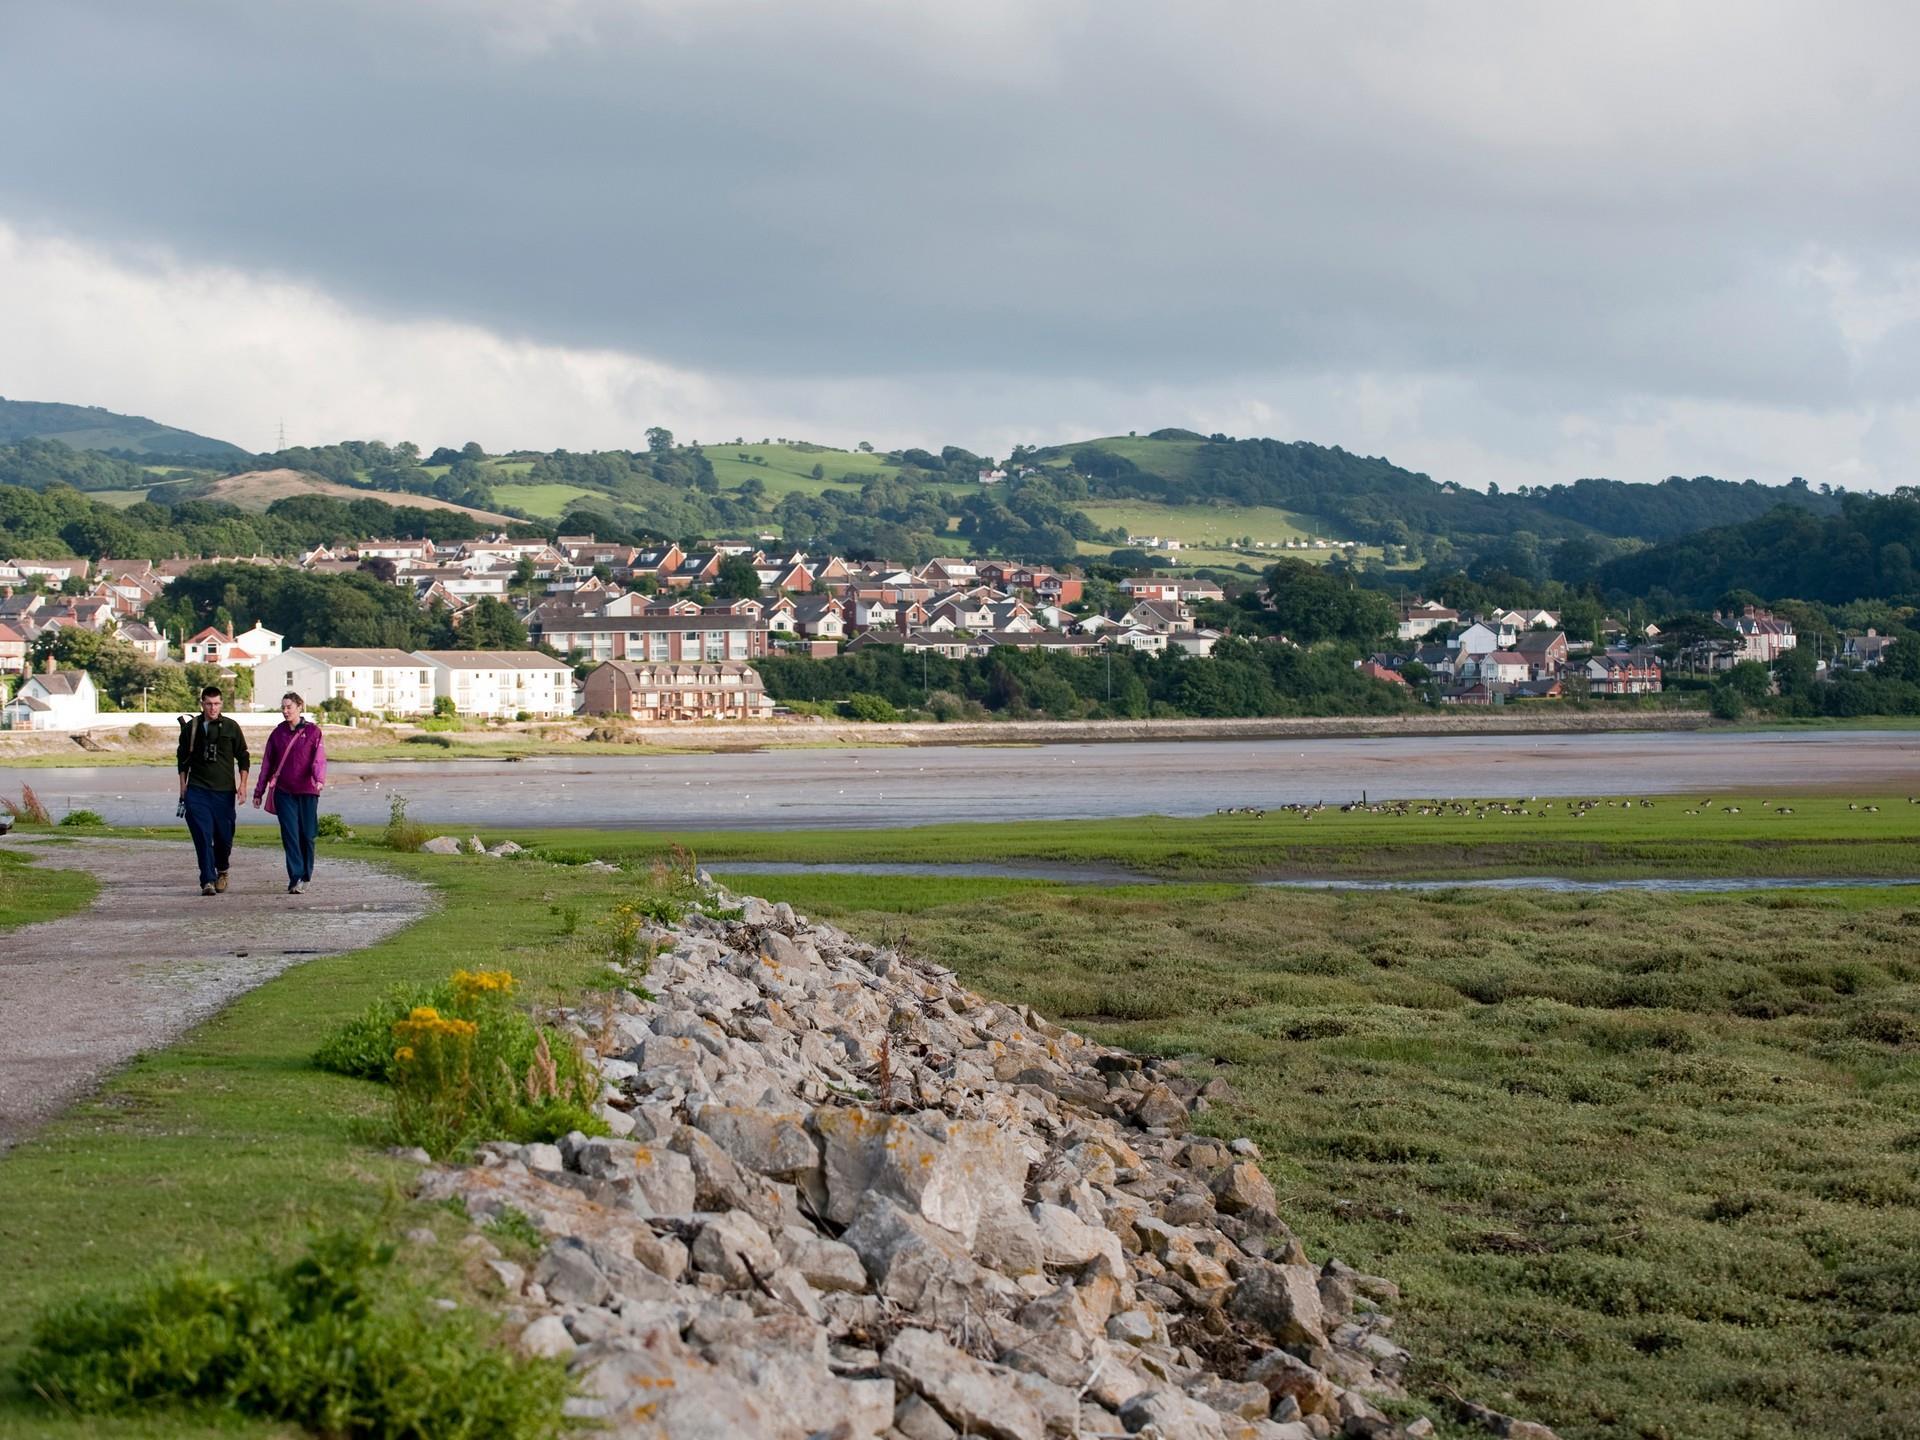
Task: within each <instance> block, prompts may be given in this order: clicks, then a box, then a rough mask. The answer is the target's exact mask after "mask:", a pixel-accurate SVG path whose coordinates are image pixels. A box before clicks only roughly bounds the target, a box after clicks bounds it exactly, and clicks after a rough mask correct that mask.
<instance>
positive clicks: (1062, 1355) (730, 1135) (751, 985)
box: [422, 892, 1548, 1440]
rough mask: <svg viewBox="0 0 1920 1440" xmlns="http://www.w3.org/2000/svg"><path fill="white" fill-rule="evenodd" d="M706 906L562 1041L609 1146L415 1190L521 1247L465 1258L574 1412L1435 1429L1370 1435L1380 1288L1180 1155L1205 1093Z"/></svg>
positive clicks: (831, 940) (1294, 1429)
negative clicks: (516, 1238) (592, 1071)
mask: <svg viewBox="0 0 1920 1440" xmlns="http://www.w3.org/2000/svg"><path fill="white" fill-rule="evenodd" d="M716 899H717V900H718V902H719V904H720V905H721V906H724V907H727V908H726V910H725V911H724V912H723V913H729V914H731V913H737V914H738V916H739V918H737V919H714V918H710V917H708V916H705V915H698V914H696V915H692V916H690V917H689V918H688V919H687V920H686V922H685V923H684V924H683V925H681V926H680V927H678V928H677V929H675V930H673V931H671V932H660V933H658V935H657V936H656V939H657V941H658V943H659V944H660V945H661V947H662V948H661V951H660V953H659V954H658V955H657V956H655V957H654V958H652V959H651V960H650V961H641V962H636V964H635V965H634V966H633V967H631V968H632V970H633V972H634V973H633V975H632V978H633V979H634V980H636V981H642V982H643V983H644V985H645V987H646V989H647V990H648V991H649V992H651V993H652V994H653V995H656V996H658V997H659V998H658V999H657V1000H649V999H645V998H641V997H639V996H634V995H625V996H623V997H622V998H621V999H620V1000H619V1001H617V1002H614V1004H613V1007H612V1009H611V1010H610V1011H609V1012H608V1013H606V1014H601V1015H591V1014H585V1013H582V1014H579V1015H576V1016H573V1017H572V1019H573V1021H574V1023H575V1025H576V1027H577V1029H578V1031H579V1034H580V1038H581V1041H582V1043H583V1044H586V1045H589V1046H591V1047H592V1048H593V1050H594V1051H595V1053H597V1054H599V1055H600V1056H602V1057H603V1058H601V1059H600V1061H599V1063H600V1066H601V1069H602V1071H603V1073H604V1075H605V1077H606V1080H607V1087H606V1090H605V1106H604V1108H603V1113H604V1114H605V1116H606V1117H607V1119H608V1121H609V1123H610V1124H611V1125H612V1126H613V1128H614V1129H615V1131H616V1132H617V1134H618V1136H619V1138H613V1139H607V1138H595V1139H589V1138H587V1137H585V1136H582V1135H572V1136H569V1137H568V1138H567V1139H566V1140H565V1141H563V1142H562V1143H560V1144H558V1145H522V1146H515V1145H492V1146H488V1147H485V1148H484V1150H483V1153H482V1155H481V1157H480V1163H479V1164H477V1165H474V1166H471V1167H463V1168H435V1169H433V1170H430V1171H428V1172H426V1174H425V1177H424V1179H423V1183H422V1193H423V1194H424V1195H425V1196H427V1197H428V1198H432V1199H450V1198H453V1197H459V1198H460V1199H461V1200H462V1201H464V1203H465V1206H466V1209H467V1211H468V1213H469V1214H470V1215H472V1216H473V1217H474V1218H475V1219H476V1220H486V1219H488V1218H491V1217H497V1216H500V1215H502V1214H504V1213H506V1212H508V1211H509V1210H512V1211H518V1212H519V1213H520V1214H522V1215H525V1216H526V1217H528V1218H529V1219H531V1220H532V1222H533V1223H534V1224H535V1225H536V1226H537V1227H538V1228H539V1229H540V1231H541V1232H542V1234H543V1236H545V1237H548V1238H549V1240H550V1242H551V1243H549V1244H548V1246H547V1248H546V1250H545V1251H544V1253H542V1254H541V1256H540V1258H539V1260H538V1262H537V1264H536V1265H535V1266H534V1267H533V1269H532V1271H531V1273H524V1272H523V1271H522V1270H521V1269H520V1268H519V1267H517V1266H515V1265H512V1264H510V1263H509V1262H506V1261H504V1260H495V1261H494V1262H492V1263H493V1265H494V1268H495V1271H496V1273H497V1274H498V1275H499V1277H500V1279H501V1281H502V1282H503V1283H504V1284H505V1285H506V1287H507V1288H508V1290H509V1291H510V1292H511V1295H512V1299H511V1301H510V1305H511V1306H512V1307H513V1315H512V1319H513V1321H514V1323H515V1324H517V1325H519V1326H521V1327H522V1330H521V1335H522V1343H523V1344H524V1345H525V1346H526V1348H528V1349H529V1350H534V1351H537V1352H541V1353H546V1354H560V1355H566V1356H569V1357H570V1363H571V1364H572V1365H573V1367H574V1368H575V1371H576V1373H577V1374H578V1376H579V1378H580V1380H581V1384H582V1389H583V1398H582V1399H579V1400H576V1401H575V1402H574V1404H575V1406H576V1408H577V1409H578V1410H579V1411H580V1413H582V1414H583V1415H588V1416H591V1417H593V1418H595V1419H597V1420H599V1421H601V1422H603V1423H604V1425H605V1426H606V1427H608V1430H609V1431H610V1433H612V1434H615V1435H620V1436H632V1437H662V1440H666V1437H671V1440H755V1437H767V1440H808V1437H814V1440H822V1437H834V1440H862V1437H886V1440H950V1437H955V1436H961V1435H975V1436H989V1437H994V1440H1044V1437H1048V1436H1056V1437H1089V1440H1091V1437H1104V1436H1124V1435H1140V1436H1147V1437H1159V1440H1323V1437H1327V1436H1331V1435H1335V1434H1340V1435H1354V1436H1402V1435H1405V1436H1419V1435H1424V1434H1427V1433H1430V1432H1431V1430H1432V1426H1431V1424H1430V1422H1428V1421H1426V1420H1424V1419H1421V1420H1415V1421H1413V1422H1412V1423H1410V1424H1405V1425H1397V1424H1395V1423H1393V1422H1391V1421H1389V1420H1388V1419H1387V1417H1386V1416H1385V1415H1383V1414H1382V1412H1381V1411H1380V1410H1379V1409H1378V1408H1377V1402H1381V1401H1383V1400H1390V1399H1396V1398H1400V1397H1402V1396H1403V1395H1404V1391H1403V1390H1402V1388H1401V1384H1400V1376H1401V1372H1402V1368H1403V1366H1404V1365H1405V1363H1406V1360H1407V1356H1406V1353H1405V1352H1404V1351H1403V1350H1401V1349H1400V1347H1398V1346H1397V1345H1395V1344H1394V1343H1393V1341H1392V1339H1391V1338H1390V1333H1391V1328H1392V1321H1391V1319H1390V1317H1389V1316H1388V1315H1387V1314H1385V1313H1384V1312H1383V1311H1382V1310H1381V1308H1380V1307H1381V1305H1382V1304H1384V1303H1386V1302H1390V1301H1391V1300H1392V1299H1394V1297H1395V1296H1396V1295H1397V1293H1398V1292H1397V1291H1396V1289H1395V1287H1394V1286H1393V1285H1392V1284H1391V1283H1390V1282H1389V1281H1386V1280H1382V1279H1378V1278H1375V1277H1372V1276H1367V1275H1362V1274H1358V1273H1356V1272H1355V1271H1353V1270H1351V1269H1349V1268H1347V1267H1346V1266H1344V1265H1342V1264H1340V1263H1339V1262H1338V1261H1328V1262H1327V1263H1325V1264H1323V1265H1318V1266H1315V1265H1312V1264H1310V1263H1309V1262H1308V1259H1307V1256H1306V1254H1305V1252H1304V1251H1303V1249H1302V1247H1301V1245H1300V1243H1299V1241H1298V1240H1297V1239H1296V1238H1295V1237H1294V1235H1293V1234H1292V1233H1291V1232H1290V1231H1289V1230H1288V1228H1287V1226H1286V1225H1285V1223H1284V1222H1283V1221H1282V1220H1281V1219H1280V1218H1279V1216H1278V1215H1277V1214H1276V1213H1275V1210H1276V1205H1275V1200H1274V1193H1273V1189H1272V1187H1271V1185H1270V1184H1269V1183H1268V1181H1267V1179H1266V1177H1265V1176H1264V1175H1263V1174H1262V1173H1261V1171H1260V1168H1259V1165H1258V1164H1257V1161H1258V1159H1259V1154H1258V1152H1257V1150H1256V1149H1255V1147H1254V1146H1253V1145H1252V1143H1251V1142H1249V1141H1246V1140H1236V1141H1233V1142H1232V1143H1231V1144H1230V1145H1229V1144H1221V1143H1219V1142H1217V1141H1214V1140H1209V1139H1201V1138H1197V1137H1195V1136H1193V1135H1191V1134H1189V1133H1188V1132H1187V1124H1188V1118H1189V1115H1190V1114H1191V1113H1192V1111H1193V1110H1194V1109H1195V1108H1196V1107H1197V1106H1204V1105H1205V1104H1206V1103H1207V1100H1208V1096H1207V1087H1206V1086H1202V1085H1201V1084H1199V1083H1198V1082H1197V1081H1196V1080H1193V1079H1190V1078H1188V1077H1187V1076H1186V1075H1184V1074H1182V1073H1181V1070H1180V1067H1179V1066H1178V1065H1177V1064H1174V1063H1171V1062H1161V1061H1155V1060H1153V1059H1143V1058H1140V1057H1136V1056H1133V1055H1128V1054H1124V1053H1120V1052H1116V1051H1113V1050H1109V1049H1105V1048H1103V1047H1101V1046H1098V1045H1095V1044H1093V1043H1092V1042H1090V1041H1088V1040H1086V1039H1084V1038H1082V1037H1080V1036H1078V1035H1075V1034H1072V1033H1070V1032H1067V1031H1065V1030H1062V1029H1060V1028H1059V1027H1057V1026H1055V1025H1052V1024H1049V1023H1048V1022H1046V1021H1045V1020H1043V1019H1041V1018H1040V1017H1039V1016H1038V1015H1035V1014H1034V1013H1033V1012H1032V1011H1031V1010H1028V1009H1024V1008H1021V1007H1016V1006H1009V1005H1004V1004H999V1003H996V1002H992V1001H988V1000H985V999H982V998H981V997H980V996H978V995H975V994H973V993H971V992H970V991H968V990H966V989H964V988H962V987H961V986H960V985H958V984H956V983H955V982H954V980H953V978H952V976H950V975H948V974H945V973H943V972H940V971H936V970H932V969H930V968H928V967H925V966H923V965H919V964H915V963H913V962H910V961H908V960H906V959H904V958H903V957H902V956H901V955H900V954H899V953H898V952H897V951H895V950H891V949H884V948H876V947H875V946H872V945H867V944H863V943H861V942H859V941H856V940H854V939H852V938H851V937H849V936H847V935H845V934H844V933H842V932H840V931H838V930H835V929H833V928H831V927H829V926H825V925H810V924H808V923H806V922H805V921H804V920H802V919H801V918H800V917H798V916H796V915H795V914H794V913H793V912H792V911H791V910H790V909H789V908H788V907H787V906H785V905H769V904H767V903H766V902H764V901H760V900H755V899H745V900H739V901H736V900H734V899H733V898H732V897H729V896H726V895H724V894H720V893H719V892H716ZM641 972H644V974H642V973H641ZM1216 1083H1217V1082H1216ZM1489 1414H1491V1412H1489ZM1495 1418H1496V1419H1498V1420H1499V1421H1501V1422H1504V1423H1505V1425H1506V1426H1507V1427H1508V1429H1507V1432H1506V1433H1511V1434H1514V1435H1517V1436H1523V1437H1524V1436H1529V1435H1532V1436H1543V1435H1546V1434H1547V1433H1548V1432H1546V1431H1544V1429H1541V1428H1539V1427H1531V1426H1526V1425H1524V1423H1523V1422H1514V1421H1509V1420H1508V1419H1507V1417H1504V1416H1499V1417H1495ZM1488 1423H1489V1425H1490V1427H1491V1423H1492V1422H1488Z"/></svg>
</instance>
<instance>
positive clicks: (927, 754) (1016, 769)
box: [0, 730, 1920, 831]
mask: <svg viewBox="0 0 1920 1440" xmlns="http://www.w3.org/2000/svg"><path fill="white" fill-rule="evenodd" d="M330 781H331V783H330V784H329V785H328V788H327V793H326V795H325V797H324V798H323V800H322V802H321V807H320V808H321V809H322V810H323V811H331V812H336V813H338V814H340V815H342V816H343V817H344V818H345V819H346V820H347V822H348V823H349V824H353V825H368V824H377V823H380V822H382V821H384V820H385V819H386V815H387V808H388V804H389V802H390V801H391V799H392V797H393V796H394V795H395V794H396V793H397V794H400V795H404V796H405V797H406V799H407V801H408V806H409V810H410V813H412V814H413V815H415V816H417V817H419V818H420V819H422V820H424V821H426V822H427V823H428V824H431V825H435V826H444V827H447V828H449V829H458V828H467V829H489V830H494V831H498V830H500V829H502V828H520V827H532V826H594V827H600V828H637V829H661V830H705V829H779V828H792V827H801V826H823V827H824V826H833V827H839V826H881V825H937V824H947V823H952V822H958V821H989V822H991V821H1007V820H1076V819H1100V818H1111V817H1118V816H1128V815H1149V814H1158V815H1207V814H1211V813H1213V812H1214V811H1216V810H1219V809H1221V808H1223V807H1227V806H1259V807H1273V806H1277V805H1282V804H1287V803H1290V802H1312V801H1320V800H1324V801H1328V802H1330V803H1334V804H1339V803H1344V802H1345V801H1348V800H1357V799H1359V798H1360V797H1361V796H1362V795H1363V794H1364V795H1365V796H1366V797H1367V798H1369V799H1372V800H1393V799H1424V798H1429V797H1437V798H1443V799H1444V798H1448V797H1462V798H1465V797H1481V798H1495V797H1506V798H1514V799H1518V798H1522V797H1526V796H1531V795H1586V796H1602V795H1613V796H1619V795H1674V794H1678V795H1689V796H1693V797H1695V798H1697V799H1705V798H1706V797H1708V796H1711V795H1716V794H1722V795H1730V794H1742V795H1767V794H1785V793H1788V792H1789V791H1791V790H1796V789H1797V790H1807V791H1822V792H1825V793H1829V794H1855V793H1857V794H1868V793H1874V794H1888V793H1898V794H1902V795H1905V794H1913V793H1920V731H1873V730H1845V731H1777V732H1755V733H1736V734H1727V733H1716V732H1713V731H1670V732H1655V733H1629V734H1613V735H1515V736H1502V735H1473V736H1457V737H1456V736H1370V737H1349V738H1328V739H1306V740H1302V739H1292V740H1286V739H1277V740H1172V741H1134V742H1124V743H1111V744H1080V745H1044V746H1041V745H1035V746H1018V747H1016V746H921V747H916V748H911V749H908V748H900V749H886V748H882V749H853V748H846V749H820V750H764V751H756V752H750V753H737V752H736V753H730V754H685V755H637V756H634V757H632V758H627V757H625V756H581V757H579V758H577V759H576V758H570V757H566V756H555V757H547V758H540V759H528V760H522V761H517V762H509V761H502V760H443V761H405V762H389V763H382V764H365V765H355V764H345V763H341V764H335V765H334V766H333V767H332V771H331V775H330ZM23 783H24V784H29V785H31V786H33V788H34V790H35V791H36V792H38V794H39V795H40V797H41V799H42V801H43V802H44V803H45V804H46V805H47V807H48V809H49V810H50V811H52V813H53V814H54V815H55V817H56V818H57V817H58V816H60V815H62V814H64V813H65V812H66V811H68V810H70V809H75V808H82V807H84V808H86V809H90V810H97V811H99V812H100V813H101V814H102V815H104V816H105V817H106V818H107V819H108V820H109V821H112V822H115V823H124V824H164V823H170V822H171V821H172V818H173V809H174V796H175V787H176V783H177V782H176V780H175V777H174V774H173V771H172V769H171V768H170V767H162V766H137V767H134V766H128V767H107V768H100V767H87V766H72V767H59V768H51V769H16V768H12V767H0V793H5V794H8V795H17V794H18V793H19V790H20V786H21V785H22V784H23ZM244 823H250V824H272V823H273V821H272V820H271V819H270V818H268V817H266V816H263V815H261V814H259V812H257V811H253V810H248V811H247V812H246V815H245V821H244Z"/></svg>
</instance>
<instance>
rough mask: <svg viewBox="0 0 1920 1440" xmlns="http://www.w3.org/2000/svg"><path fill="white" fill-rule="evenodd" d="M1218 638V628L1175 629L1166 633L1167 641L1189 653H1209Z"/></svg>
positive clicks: (1218, 641) (1218, 640) (1216, 643)
mask: <svg viewBox="0 0 1920 1440" xmlns="http://www.w3.org/2000/svg"><path fill="white" fill-rule="evenodd" d="M1220 638H1221V637H1220V632H1219V631H1218V630H1185V631H1181V630H1175V631H1172V632H1170V633H1169V634H1168V636H1167V641H1168V643H1169V644H1173V645H1178V646H1179V647H1180V648H1181V649H1182V650H1184V651H1186V652H1187V654H1189V655H1211V654H1212V653H1213V647H1214V646H1216V645H1218V644H1219V643H1220Z"/></svg>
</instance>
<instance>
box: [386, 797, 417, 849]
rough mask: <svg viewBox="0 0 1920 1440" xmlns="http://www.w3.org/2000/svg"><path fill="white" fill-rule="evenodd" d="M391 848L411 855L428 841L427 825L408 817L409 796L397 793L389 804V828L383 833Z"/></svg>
mask: <svg viewBox="0 0 1920 1440" xmlns="http://www.w3.org/2000/svg"><path fill="white" fill-rule="evenodd" d="M381 840H382V842H383V843H384V844H385V845H386V847H387V848H388V849H389V850H398V851H400V852H401V853H402V854H407V855H411V854H412V853H413V852H414V851H416V850H418V849H419V848H420V847H421V846H422V845H424V844H426V843H427V827H426V826H424V825H422V824H421V823H420V822H419V821H417V820H409V819H408V818H407V797H406V796H404V795H395V796H394V797H393V799H392V800H391V801H389V802H388V804H387V828H386V830H385V831H384V832H383V834H382V835H381Z"/></svg>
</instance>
